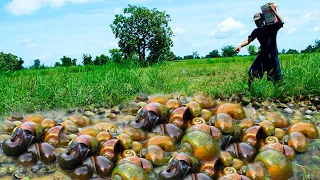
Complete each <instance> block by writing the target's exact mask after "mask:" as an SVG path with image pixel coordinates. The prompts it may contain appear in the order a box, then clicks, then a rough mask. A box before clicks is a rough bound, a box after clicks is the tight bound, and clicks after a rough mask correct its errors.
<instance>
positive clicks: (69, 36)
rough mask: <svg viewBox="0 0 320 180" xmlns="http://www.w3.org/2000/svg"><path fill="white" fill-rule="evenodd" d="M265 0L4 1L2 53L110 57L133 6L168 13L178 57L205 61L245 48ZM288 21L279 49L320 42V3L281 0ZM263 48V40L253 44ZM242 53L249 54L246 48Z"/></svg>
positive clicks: (45, 59) (50, 59)
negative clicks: (117, 18) (117, 28)
mask: <svg viewBox="0 0 320 180" xmlns="http://www.w3.org/2000/svg"><path fill="white" fill-rule="evenodd" d="M266 2H269V1H265V0H255V1H252V0H241V1H240V0H189V1H182V0H2V1H1V2H0V31H1V33H0V51H2V52H5V53H13V54H16V55H18V56H19V57H22V58H23V59H24V61H25V63H24V66H30V65H32V64H33V60H34V59H37V58H38V59H40V61H41V62H42V63H44V64H45V65H48V66H52V65H53V64H54V62H60V60H59V59H60V58H61V57H62V56H63V55H66V56H70V57H72V58H77V59H78V63H81V61H82V59H81V57H82V54H84V53H87V54H91V55H92V56H97V55H100V54H102V53H104V54H109V53H108V50H109V49H111V48H116V47H117V40H116V39H115V38H114V35H113V33H112V31H111V28H110V26H109V25H110V24H112V22H113V20H114V15H115V14H117V13H122V12H123V8H125V7H127V6H128V4H132V5H141V6H145V7H148V8H157V9H159V10H161V11H166V12H167V13H168V14H169V15H170V16H171V19H172V21H171V22H170V25H171V27H172V29H173V31H174V34H175V37H174V38H173V40H174V46H173V48H172V50H173V52H174V53H175V54H176V55H179V56H183V55H187V54H192V52H193V51H198V52H199V54H200V55H201V56H205V55H206V54H208V52H210V51H211V50H213V49H219V51H221V47H223V46H225V45H235V46H236V45H239V44H240V43H241V42H242V41H243V40H245V39H246V38H247V36H248V35H250V33H251V32H252V30H253V29H254V28H255V24H254V22H253V21H252V18H253V15H254V14H255V13H256V12H259V11H260V6H261V5H263V4H265V3H266ZM276 3H277V4H278V5H279V14H280V15H281V16H282V18H283V19H284V21H285V25H284V28H283V29H281V30H280V31H279V33H278V48H279V50H280V51H281V50H282V49H286V50H287V49H289V48H293V49H297V50H302V49H304V48H305V47H306V46H308V45H309V44H314V41H315V39H320V8H319V7H320V1H319V0H304V1H297V0H281V1H280V0H279V1H278V2H276ZM253 44H254V45H257V46H258V45H259V44H258V42H257V40H255V42H254V43H253ZM240 54H247V50H246V48H243V49H242V51H241V53H240Z"/></svg>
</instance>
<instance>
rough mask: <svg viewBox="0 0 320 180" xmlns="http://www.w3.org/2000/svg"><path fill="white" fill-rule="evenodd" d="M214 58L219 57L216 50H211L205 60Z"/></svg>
mask: <svg viewBox="0 0 320 180" xmlns="http://www.w3.org/2000/svg"><path fill="white" fill-rule="evenodd" d="M216 57H221V56H220V54H219V51H218V50H217V49H215V50H212V51H211V52H209V54H208V55H206V57H205V58H216Z"/></svg>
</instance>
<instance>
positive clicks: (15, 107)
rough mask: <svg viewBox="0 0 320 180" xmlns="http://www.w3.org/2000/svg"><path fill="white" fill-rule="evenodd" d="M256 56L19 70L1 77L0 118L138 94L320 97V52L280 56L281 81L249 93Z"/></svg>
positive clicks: (110, 101) (260, 84)
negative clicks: (249, 73) (248, 73)
mask: <svg viewBox="0 0 320 180" xmlns="http://www.w3.org/2000/svg"><path fill="white" fill-rule="evenodd" d="M254 59H255V57H234V58H217V59H204V60H187V61H175V62H165V63H161V64H157V65H154V66H152V67H147V68H138V67H136V66H130V65H128V64H127V65H123V64H108V65H105V66H85V67H82V66H77V67H69V68H63V67H59V68H49V69H44V70H23V71H16V72H11V73H2V74H0V85H1V91H0V99H1V101H0V114H1V115H6V114H8V113H12V112H32V111H38V110H47V109H55V108H68V107H78V106H85V105H89V104H92V103H105V104H108V105H115V104H118V103H120V102H124V101H128V100H131V99H132V98H134V96H135V95H136V94H138V93H146V94H149V95H152V94H158V93H162V94H167V93H176V92H179V93H184V94H186V95H193V94H194V93H203V94H206V95H209V96H220V95H232V94H238V93H244V94H246V95H248V96H255V97H263V98H267V97H280V96H284V95H290V96H291V95H292V96H297V95H304V94H320V88H319V87H320V73H319V72H320V54H305V55H303V54H300V55H280V62H281V67H282V72H283V79H284V80H283V82H282V84H281V85H280V86H279V87H276V88H275V87H274V86H273V84H272V83H271V82H267V81H266V79H265V78H264V79H263V80H262V81H255V82H254V84H253V92H252V93H249V92H248V90H247V89H248V87H247V78H248V75H247V71H248V69H249V67H250V65H251V63H252V62H253V60H254Z"/></svg>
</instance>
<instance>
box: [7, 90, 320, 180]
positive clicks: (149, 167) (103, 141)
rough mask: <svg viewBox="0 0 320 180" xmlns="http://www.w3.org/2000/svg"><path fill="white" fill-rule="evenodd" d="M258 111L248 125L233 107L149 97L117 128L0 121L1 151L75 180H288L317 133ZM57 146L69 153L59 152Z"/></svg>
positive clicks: (39, 119) (76, 118)
mask: <svg viewBox="0 0 320 180" xmlns="http://www.w3.org/2000/svg"><path fill="white" fill-rule="evenodd" d="M263 113H264V115H265V117H266V118H265V119H264V120H262V121H260V120H253V119H250V118H247V117H246V113H245V111H244V109H243V107H242V106H241V105H240V104H236V103H223V104H219V105H218V104H217V103H215V102H214V101H212V100H211V99H209V98H206V97H204V96H201V95H197V96H194V97H193V98H192V100H190V101H187V99H186V98H181V97H180V98H176V99H174V98H172V99H169V98H168V97H166V96H154V97H152V98H151V99H149V100H148V101H147V102H146V105H145V106H144V107H142V108H141V109H140V110H139V111H138V113H137V116H136V118H135V119H133V120H131V121H129V122H128V123H126V124H125V125H122V126H120V125H116V124H114V123H110V122H99V123H97V124H92V123H91V122H90V120H88V119H87V118H84V117H83V116H81V115H70V116H68V117H67V118H66V120H64V121H63V122H61V123H57V122H56V121H55V120H53V119H49V118H45V117H43V116H38V115H30V116H28V117H26V118H24V119H23V120H22V121H21V123H15V124H13V123H12V122H11V121H5V123H6V127H8V128H6V129H5V131H6V132H7V133H9V134H11V136H10V137H9V138H8V139H7V140H5V141H4V142H3V143H2V149H3V152H4V153H5V154H6V155H7V156H11V157H15V158H16V159H17V163H18V164H21V165H23V166H33V165H35V164H36V163H37V162H38V161H41V162H42V163H44V164H53V163H56V162H57V163H58V164H59V167H60V168H61V169H63V170H64V171H65V172H66V173H67V174H68V175H69V176H70V177H72V178H73V179H90V178H92V177H99V178H108V177H110V178H111V179H160V180H168V179H239V180H240V179H242V180H245V179H266V178H267V177H269V178H271V179H280V180H281V179H289V178H291V177H292V175H293V168H292V165H291V162H290V160H292V159H293V158H294V157H295V154H296V153H304V152H306V151H307V150H308V141H309V139H316V138H318V136H319V134H318V129H317V127H316V126H315V125H314V124H313V123H311V122H306V121H298V122H295V123H294V124H291V122H290V121H289V120H288V119H286V118H282V117H280V116H279V115H277V114H275V113H271V112H268V111H267V110H264V111H263ZM11 123H12V124H11ZM79 129H80V131H78V130H79ZM11 131H12V133H11ZM58 147H67V148H66V150H65V151H64V152H62V153H60V154H58V155H57V154H56V153H55V148H58Z"/></svg>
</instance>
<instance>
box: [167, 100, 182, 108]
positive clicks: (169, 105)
mask: <svg viewBox="0 0 320 180" xmlns="http://www.w3.org/2000/svg"><path fill="white" fill-rule="evenodd" d="M166 107H167V108H168V109H171V110H174V109H177V108H179V107H181V103H180V101H178V100H177V99H170V100H169V101H167V102H166Z"/></svg>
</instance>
